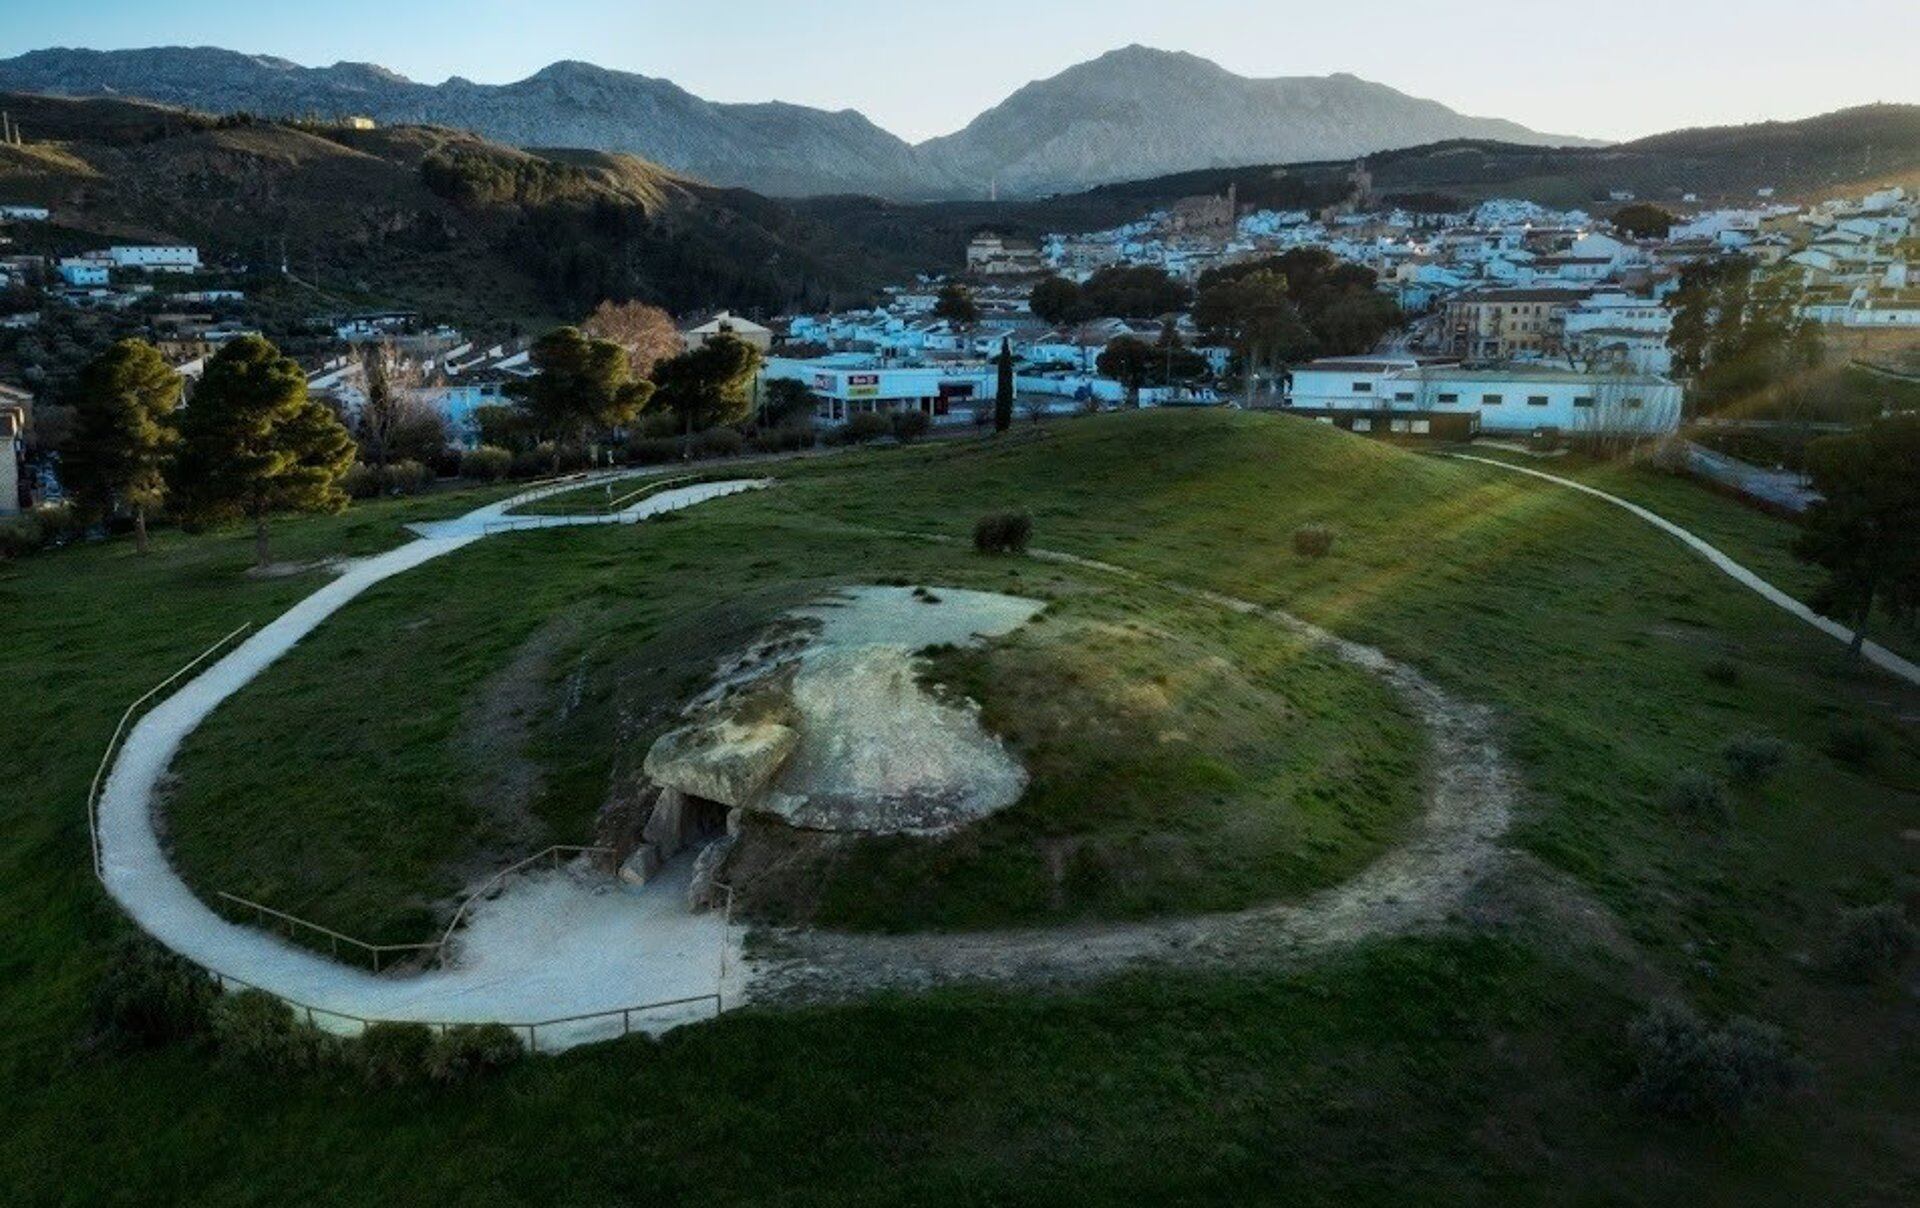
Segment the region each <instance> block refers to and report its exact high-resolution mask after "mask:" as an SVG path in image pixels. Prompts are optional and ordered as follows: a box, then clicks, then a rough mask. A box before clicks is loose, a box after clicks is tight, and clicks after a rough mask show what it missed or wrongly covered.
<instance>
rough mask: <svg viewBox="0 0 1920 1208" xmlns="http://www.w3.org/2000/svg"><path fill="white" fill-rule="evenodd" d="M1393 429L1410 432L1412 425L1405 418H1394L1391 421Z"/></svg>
mask: <svg viewBox="0 0 1920 1208" xmlns="http://www.w3.org/2000/svg"><path fill="white" fill-rule="evenodd" d="M1393 430H1394V431H1395V432H1411V431H1413V425H1412V424H1411V423H1410V422H1409V421H1407V420H1404V419H1396V420H1394V421H1393Z"/></svg>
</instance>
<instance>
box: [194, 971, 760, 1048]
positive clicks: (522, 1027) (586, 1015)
mask: <svg viewBox="0 0 1920 1208" xmlns="http://www.w3.org/2000/svg"><path fill="white" fill-rule="evenodd" d="M185 959H186V960H187V961H188V962H189V963H191V964H193V965H195V966H197V967H199V968H200V969H202V970H204V971H205V972H206V974H207V975H208V976H209V977H211V978H213V983H214V985H215V986H216V987H218V988H219V989H221V990H222V991H224V990H226V989H227V986H228V984H229V983H231V984H233V985H235V986H239V987H241V988H242V989H247V990H258V991H259V992H260V993H262V994H266V995H268V996H270V997H272V998H276V999H278V1000H280V1001H281V1002H283V1003H286V1004H287V1006H288V1007H290V1008H292V1009H293V1010H294V1011H295V1012H296V1013H305V1015H306V1017H307V1023H308V1024H310V1025H317V1024H318V1023H319V1019H320V1017H321V1016H325V1017H327V1018H330V1019H344V1020H346V1021H348V1022H349V1023H357V1024H359V1025H360V1027H361V1029H362V1030H365V1029H367V1028H370V1027H372V1026H373V1025H375V1024H383V1023H417V1024H420V1025H421V1026H423V1027H428V1028H435V1029H437V1030H439V1031H441V1032H445V1031H447V1030H448V1029H449V1028H460V1027H473V1026H479V1025H478V1024H477V1022H476V1021H472V1020H459V1019H451V1020H448V1019H381V1018H377V1017H374V1016H370V1015H356V1014H354V1013H353V1012H352V1011H337V1010H335V1009H334V1008H332V1007H317V1006H314V1005H313V1004H312V1003H306V1002H301V1001H300V1000H299V999H297V998H289V997H287V996H286V995H284V994H277V993H275V992H274V991H272V990H269V989H267V988H266V987H265V986H261V985H256V984H255V983H253V982H250V981H248V980H246V979H245V978H243V977H235V976H234V975H233V974H231V973H222V972H221V971H220V970H218V969H216V968H214V967H213V966H212V965H208V964H202V963H201V962H200V961H197V960H194V959H193V958H192V957H186V958H185ZM697 1002H711V1003H712V1004H713V1008H714V1009H713V1014H714V1018H716V1019H717V1018H719V1017H720V1015H721V1014H722V1013H723V1010H724V1008H723V1007H722V1006H721V1002H720V995H719V994H717V993H716V994H689V995H687V996H686V997H684V998H663V999H659V1000H657V1001H654V1002H643V1003H633V1004H630V1005H628V1006H624V1007H608V1008H607V1009H606V1010H604V1011H586V1012H582V1013H581V1014H578V1015H558V1016H555V1017H553V1018H551V1019H535V1020H529V1021H526V1022H521V1023H507V1022H504V1021H500V1020H489V1021H487V1022H489V1023H499V1025H500V1026H501V1027H503V1028H509V1029H511V1030H513V1031H515V1032H520V1031H524V1032H526V1034H527V1049H528V1050H529V1051H530V1052H535V1053H537V1052H539V1051H540V1029H541V1028H551V1027H557V1026H559V1025H560V1024H563V1023H580V1022H583V1021H585V1020H589V1019H611V1018H613V1017H614V1016H616V1015H618V1016H619V1017H620V1034H621V1035H622V1036H626V1035H630V1034H631V1033H632V1031H633V1017H634V1015H636V1014H638V1013H640V1012H643V1011H659V1010H663V1009H664V1008H667V1007H683V1006H687V1005H688V1004H691V1003H697Z"/></svg>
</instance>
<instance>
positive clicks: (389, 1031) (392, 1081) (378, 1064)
mask: <svg viewBox="0 0 1920 1208" xmlns="http://www.w3.org/2000/svg"><path fill="white" fill-rule="evenodd" d="M433 1045H434V1039H433V1029H432V1028H429V1027H428V1026H427V1025H426V1024H424V1023H371V1024H368V1025H367V1028H366V1031H364V1032H362V1033H360V1041H359V1045H358V1049H357V1054H356V1055H357V1056H358V1058H359V1065H360V1075H361V1077H363V1078H365V1079H366V1081H367V1085H368V1086H405V1085H406V1084H408V1083H410V1082H418V1081H419V1080H420V1079H422V1078H424V1077H426V1076H427V1072H428V1068H429V1064H430V1062H431V1060H432V1057H433Z"/></svg>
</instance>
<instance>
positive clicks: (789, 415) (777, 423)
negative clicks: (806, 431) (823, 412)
mask: <svg viewBox="0 0 1920 1208" xmlns="http://www.w3.org/2000/svg"><path fill="white" fill-rule="evenodd" d="M763 394H764V397H763V398H762V399H761V401H760V416H761V422H762V423H764V424H765V425H766V426H767V427H769V428H778V427H781V426H782V425H785V424H789V423H797V422H800V421H803V420H810V419H812V418H813V416H814V413H815V412H817V411H818V410H819V409H820V396H819V395H817V394H815V393H814V392H813V391H811V390H809V389H807V384H806V383H805V382H802V381H799V380H797V379H795V378H774V379H772V380H771V381H769V382H767V383H766V386H765V388H764V391H763Z"/></svg>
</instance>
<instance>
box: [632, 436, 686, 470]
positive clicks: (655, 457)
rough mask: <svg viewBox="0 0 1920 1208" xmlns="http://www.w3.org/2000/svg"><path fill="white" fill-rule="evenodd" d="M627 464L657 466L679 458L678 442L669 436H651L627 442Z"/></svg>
mask: <svg viewBox="0 0 1920 1208" xmlns="http://www.w3.org/2000/svg"><path fill="white" fill-rule="evenodd" d="M626 458H627V463H628V464H629V465H636V466H658V465H664V464H666V463H667V462H670V461H679V460H680V442H679V441H678V440H677V439H675V438H674V437H671V436H651V437H645V438H643V439H640V440H630V441H628V442H627V447H626Z"/></svg>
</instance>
